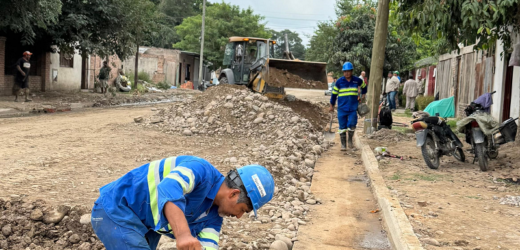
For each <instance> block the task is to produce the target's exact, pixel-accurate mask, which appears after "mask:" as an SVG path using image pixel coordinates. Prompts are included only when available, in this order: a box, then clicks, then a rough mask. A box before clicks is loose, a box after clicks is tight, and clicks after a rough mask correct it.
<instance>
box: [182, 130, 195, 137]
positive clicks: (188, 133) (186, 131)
mask: <svg viewBox="0 0 520 250" xmlns="http://www.w3.org/2000/svg"><path fill="white" fill-rule="evenodd" d="M182 134H183V135H185V136H192V135H193V132H191V130H189V129H185V130H184V131H182Z"/></svg>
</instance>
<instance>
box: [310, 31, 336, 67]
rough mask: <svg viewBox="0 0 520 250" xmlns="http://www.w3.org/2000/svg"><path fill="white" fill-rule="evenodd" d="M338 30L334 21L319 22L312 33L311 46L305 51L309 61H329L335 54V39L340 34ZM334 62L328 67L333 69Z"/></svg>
mask: <svg viewBox="0 0 520 250" xmlns="http://www.w3.org/2000/svg"><path fill="white" fill-rule="evenodd" d="M337 31H338V30H337V29H336V28H335V27H334V24H333V22H332V21H329V22H320V23H318V29H317V30H316V31H315V32H314V35H312V37H311V39H310V43H309V48H307V51H306V52H305V58H306V60H308V61H315V62H329V59H330V57H331V56H332V54H333V47H334V39H335V38H336V36H337V35H338V32H337ZM332 66H333V65H332V64H329V65H328V66H327V67H328V68H331V69H332Z"/></svg>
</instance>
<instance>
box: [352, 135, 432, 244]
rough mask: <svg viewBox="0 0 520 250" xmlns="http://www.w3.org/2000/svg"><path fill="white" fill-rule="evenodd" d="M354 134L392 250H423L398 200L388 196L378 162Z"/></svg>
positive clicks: (365, 144) (370, 150)
mask: <svg viewBox="0 0 520 250" xmlns="http://www.w3.org/2000/svg"><path fill="white" fill-rule="evenodd" d="M362 140H363V139H361V138H360V136H359V134H358V133H356V136H355V137H354V143H355V144H356V147H357V148H358V149H360V150H361V155H362V158H363V164H364V165H365V169H366V171H367V174H368V177H369V178H370V182H371V185H370V186H371V190H372V193H373V194H374V197H375V198H376V200H377V203H378V204H379V207H380V208H381V212H382V216H383V222H384V226H385V227H386V229H387V232H388V236H389V237H388V238H389V240H390V242H391V244H392V246H393V248H394V249H398V250H412V249H413V250H415V249H418V250H423V249H424V248H423V247H422V245H421V242H420V241H419V239H418V238H417V236H416V235H415V233H414V231H413V228H412V225H411V224H410V221H409V220H408V217H407V216H406V214H405V213H404V210H403V208H402V207H401V205H400V204H399V200H398V199H397V198H394V197H392V196H391V195H390V192H389V191H388V188H387V186H386V184H385V180H384V179H383V176H382V175H381V172H380V171H379V162H378V161H377V159H376V157H375V155H374V152H373V151H372V149H371V148H370V147H369V146H368V143H365V142H363V141H362Z"/></svg>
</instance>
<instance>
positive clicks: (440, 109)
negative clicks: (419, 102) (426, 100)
mask: <svg viewBox="0 0 520 250" xmlns="http://www.w3.org/2000/svg"><path fill="white" fill-rule="evenodd" d="M424 112H427V113H428V114H430V116H434V115H435V114H437V113H439V116H440V117H455V97H454V96H452V97H449V98H446V99H442V100H438V101H434V102H432V103H430V104H429V105H428V107H426V108H425V109H424Z"/></svg>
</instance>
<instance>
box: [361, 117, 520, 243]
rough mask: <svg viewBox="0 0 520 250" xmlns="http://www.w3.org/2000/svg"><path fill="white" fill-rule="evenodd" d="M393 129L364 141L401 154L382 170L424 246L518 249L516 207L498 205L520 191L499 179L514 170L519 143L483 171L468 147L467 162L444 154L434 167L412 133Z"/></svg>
mask: <svg viewBox="0 0 520 250" xmlns="http://www.w3.org/2000/svg"><path fill="white" fill-rule="evenodd" d="M409 120H410V119H408V118H401V117H394V121H397V122H403V123H407V121H409ZM384 133H385V132H381V134H384ZM393 133H394V132H390V133H388V132H387V134H389V135H390V136H388V137H386V138H385V137H384V136H383V137H378V138H374V139H366V141H368V143H369V145H370V146H371V148H375V147H381V146H383V147H387V148H388V150H389V151H390V152H391V153H393V154H399V155H402V156H405V159H406V160H403V161H401V160H399V159H393V158H382V159H381V160H380V162H379V164H380V169H381V172H382V173H383V177H384V178H385V181H386V185H387V186H388V188H389V189H390V190H391V192H392V193H393V194H394V195H396V196H397V197H399V200H400V202H401V206H402V207H403V208H404V209H405V213H406V214H407V215H408V219H409V220H410V222H411V223H412V226H413V228H414V231H415V233H416V234H417V235H418V236H419V239H420V240H421V242H422V243H423V244H424V246H425V248H426V249H520V231H519V230H518V229H519V228H520V220H519V217H520V208H519V207H512V206H508V205H501V204H500V200H501V199H502V198H503V197H505V196H507V195H511V196H518V195H519V193H520V186H519V185H517V184H516V183H514V182H511V181H509V180H504V179H502V178H504V176H509V177H511V176H512V175H514V174H515V173H518V169H519V168H520V165H519V164H518V163H517V162H519V161H520V155H519V154H518V153H517V152H518V149H519V148H518V146H515V145H513V144H510V145H506V146H504V147H502V148H501V149H500V155H499V157H498V159H497V160H493V161H491V162H490V165H491V166H492V167H494V170H493V171H488V172H481V171H480V169H479V167H478V165H477V164H472V162H473V155H471V154H469V152H467V151H465V153H466V162H464V163H462V162H458V161H457V160H456V159H455V158H453V157H448V156H444V157H442V158H441V159H442V160H441V166H440V167H439V169H438V170H433V169H429V168H428V167H427V166H426V164H425V163H424V160H423V158H422V155H421V150H420V148H417V147H416V146H415V143H416V142H415V140H414V139H411V140H408V139H407V138H410V137H411V138H414V135H413V134H409V135H404V136H403V137H402V138H400V137H396V136H395V135H393ZM396 138H397V139H396ZM403 138H404V139H403ZM461 140H463V138H461ZM464 147H465V149H468V148H469V145H467V144H465V145H464ZM432 239H433V240H432ZM437 243H438V244H437Z"/></svg>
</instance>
